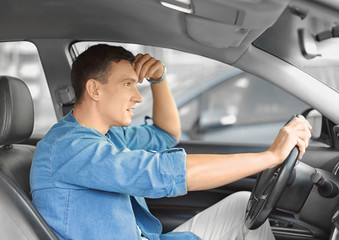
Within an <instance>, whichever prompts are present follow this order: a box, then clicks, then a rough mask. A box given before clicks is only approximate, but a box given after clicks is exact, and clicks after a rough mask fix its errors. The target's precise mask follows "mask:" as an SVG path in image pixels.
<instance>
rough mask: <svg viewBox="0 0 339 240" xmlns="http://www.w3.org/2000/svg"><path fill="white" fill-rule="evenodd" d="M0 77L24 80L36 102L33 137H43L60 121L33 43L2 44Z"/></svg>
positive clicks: (0, 45) (0, 47) (0, 48)
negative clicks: (5, 76)
mask: <svg viewBox="0 0 339 240" xmlns="http://www.w3.org/2000/svg"><path fill="white" fill-rule="evenodd" d="M0 75H9V76H13V77H17V78H19V79H21V80H23V81H24V82H25V83H26V84H27V86H28V88H29V90H30V92H31V95H32V98H33V102H34V129H33V134H32V136H33V137H41V136H43V135H44V134H45V133H46V132H47V130H48V129H49V128H50V127H51V126H52V124H53V123H55V122H56V121H57V119H56V115H55V111H54V107H53V104H52V99H51V95H50V92H49V89H48V86H47V82H46V78H45V75H44V71H43V69H42V65H41V62H40V58H39V54H38V51H37V48H36V47H35V45H34V44H32V43H31V42H7V43H0Z"/></svg>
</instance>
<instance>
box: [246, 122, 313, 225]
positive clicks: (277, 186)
mask: <svg viewBox="0 0 339 240" xmlns="http://www.w3.org/2000/svg"><path fill="white" fill-rule="evenodd" d="M310 130H311V125H310V124H309V123H308V122H307V121H306V119H305V118H304V117H303V116H302V115H298V116H297V117H294V118H293V119H291V120H290V121H288V122H287V123H286V125H285V126H284V127H283V128H282V129H281V130H280V132H279V134H278V136H277V138H276V139H275V140H274V142H273V144H272V146H271V147H270V148H269V149H268V152H270V153H271V154H273V157H272V159H273V162H272V167H271V168H269V169H267V170H265V171H263V172H261V173H260V174H259V175H258V177H257V181H256V184H255V186H254V188H253V190H252V193H251V196H250V199H249V201H248V204H247V208H246V215H245V225H246V227H247V228H248V229H256V228H258V227H260V226H261V225H262V224H263V223H264V222H265V221H266V219H267V218H268V216H269V214H270V212H271V211H272V209H273V208H274V206H275V205H276V203H277V202H278V199H279V197H280V196H281V194H282V192H283V190H284V188H285V186H286V184H287V182H288V179H289V177H290V175H291V173H292V171H293V169H294V166H295V163H296V161H297V159H301V158H302V156H303V154H304V153H305V149H306V148H307V146H308V142H309V140H310V138H311V132H310Z"/></svg>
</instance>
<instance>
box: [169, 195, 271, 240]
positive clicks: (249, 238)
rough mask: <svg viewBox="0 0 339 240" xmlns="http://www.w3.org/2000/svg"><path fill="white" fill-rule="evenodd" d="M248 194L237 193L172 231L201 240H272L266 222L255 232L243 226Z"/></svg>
mask: <svg viewBox="0 0 339 240" xmlns="http://www.w3.org/2000/svg"><path fill="white" fill-rule="evenodd" d="M249 196H250V193H249V192H237V193H234V194H232V195H230V196H228V197H227V198H225V199H224V200H222V201H220V202H218V203H216V204H214V205H213V206H211V207H209V208H208V209H206V210H204V211H202V212H200V213H199V214H197V215H196V216H194V217H193V218H191V219H190V220H188V221H187V222H185V223H183V224H182V225H180V226H179V227H177V228H176V229H174V230H173V231H175V232H183V231H190V232H193V233H194V234H196V235H197V236H199V237H200V238H201V239H202V240H274V239H275V238H274V236H273V233H272V230H271V228H270V225H269V223H268V221H266V222H265V223H264V224H263V225H262V226H261V227H260V228H258V229H256V230H248V229H247V228H246V227H245V225H244V219H245V209H246V205H247V201H248V199H249Z"/></svg>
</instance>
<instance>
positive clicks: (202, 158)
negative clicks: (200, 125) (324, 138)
mask: <svg viewBox="0 0 339 240" xmlns="http://www.w3.org/2000/svg"><path fill="white" fill-rule="evenodd" d="M144 78H146V79H149V81H150V82H151V88H152V93H153V122H154V125H143V126H138V127H131V126H129V125H130V124H131V121H132V117H133V109H134V108H135V105H136V104H137V103H140V102H141V101H142V97H141V95H140V93H139V91H138V89H137V87H136V85H137V83H138V82H142V81H143V79H144ZM72 84H73V87H74V91H75V95H76V103H75V106H74V110H73V111H71V112H70V113H69V114H68V115H66V116H65V117H64V118H63V119H61V120H60V122H59V123H57V124H56V125H54V126H53V127H52V128H51V130H50V131H49V132H48V133H47V134H46V136H45V138H44V139H43V140H42V141H41V142H40V143H39V144H38V146H37V148H36V152H35V156H34V160H33V164H32V170H31V189H32V196H33V204H34V205H35V206H36V208H37V209H38V211H39V212H40V213H41V215H42V216H43V217H44V219H45V220H46V221H47V223H48V224H49V225H50V226H51V227H52V228H53V230H54V231H55V233H56V234H57V235H58V237H59V238H60V239H100V240H102V239H119V240H123V239H126V240H134V239H141V238H146V239H150V240H151V239H162V240H167V239H168V240H169V239H200V238H201V239H213V240H214V239H240V237H243V235H244V231H243V230H244V227H243V215H244V208H245V205H246V202H247V200H248V194H247V193H239V194H235V195H233V196H231V197H229V198H226V199H225V200H224V201H222V202H221V203H220V204H217V205H215V206H213V207H212V208H211V209H209V210H206V211H204V212H203V213H202V214H199V215H198V216H196V217H195V218H193V219H192V220H190V221H188V222H187V223H186V224H184V225H182V226H180V227H179V228H178V229H176V230H175V232H171V233H168V234H161V231H162V228H161V224H160V223H159V221H158V220H157V219H156V218H155V217H154V216H152V215H151V213H150V212H149V210H148V208H147V205H146V203H145V200H144V198H143V197H149V198H160V197H165V196H168V197H174V196H178V195H183V194H186V193H187V191H193V190H204V189H210V188H215V187H218V186H222V185H224V184H227V183H229V182H232V181H235V180H238V179H241V178H243V177H246V176H249V175H252V174H255V173H258V172H260V171H262V170H265V169H267V168H270V167H273V166H275V165H277V164H280V163H281V162H282V161H283V160H284V159H285V158H286V157H287V156H288V154H289V152H290V151H291V149H292V148H293V147H294V146H295V145H297V146H298V147H299V149H300V155H299V157H300V158H301V157H302V155H303V154H304V152H305V148H306V147H307V144H308V141H309V138H310V131H309V129H310V126H309V124H308V122H307V121H305V120H304V119H302V118H295V119H293V120H292V121H291V122H290V123H289V124H287V126H286V127H284V128H283V129H282V130H281V131H280V133H279V135H278V136H277V138H276V140H275V141H274V143H273V144H272V146H271V147H270V148H269V149H268V150H267V151H265V152H262V153H253V154H235V155H190V154H188V155H186V153H185V152H184V150H183V149H177V148H172V147H173V146H174V145H175V144H176V142H177V139H178V138H179V136H180V121H179V117H178V112H177V108H176V106H175V102H174V100H173V97H172V95H171V92H170V90H169V87H168V84H167V81H166V71H165V68H164V66H163V64H162V63H161V62H160V61H158V60H156V59H155V58H153V57H151V56H150V55H148V54H146V55H143V54H138V55H137V56H136V57H134V56H133V55H132V54H131V53H130V52H128V51H126V50H125V49H123V48H121V47H113V46H108V45H96V46H93V47H90V48H89V49H88V50H86V51H85V52H84V53H82V54H81V55H80V56H79V57H78V58H77V59H76V61H75V62H74V63H73V66H72ZM221 209H222V211H226V212H227V213H228V214H229V215H228V216H229V217H226V216H227V214H226V213H225V214H219V215H218V216H214V213H215V212H218V211H219V210H220V211H221ZM232 211H233V212H232ZM211 214H212V215H213V218H215V219H220V220H219V221H214V222H213V221H212V220H211V219H209V216H210V215H211ZM193 232H194V233H193ZM250 238H252V239H274V237H273V234H272V232H271V231H270V230H269V226H268V224H267V223H266V224H265V225H264V226H262V227H261V228H259V229H257V230H255V231H253V232H250V233H249V234H248V235H247V237H246V239H250Z"/></svg>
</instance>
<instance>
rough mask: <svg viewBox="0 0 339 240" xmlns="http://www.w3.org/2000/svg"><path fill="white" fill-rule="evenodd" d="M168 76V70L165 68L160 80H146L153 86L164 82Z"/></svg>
mask: <svg viewBox="0 0 339 240" xmlns="http://www.w3.org/2000/svg"><path fill="white" fill-rule="evenodd" d="M166 75H167V69H166V67H165V66H164V72H163V73H162V75H161V77H160V78H159V79H158V80H154V79H152V78H146V80H147V81H148V82H149V83H151V84H158V83H161V82H162V81H164V79H165V78H166Z"/></svg>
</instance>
